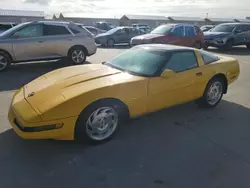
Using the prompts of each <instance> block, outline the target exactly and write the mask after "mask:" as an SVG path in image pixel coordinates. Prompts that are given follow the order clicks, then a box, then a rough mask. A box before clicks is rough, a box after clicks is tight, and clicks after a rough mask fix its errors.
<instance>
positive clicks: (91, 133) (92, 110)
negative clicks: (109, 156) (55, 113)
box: [75, 101, 124, 144]
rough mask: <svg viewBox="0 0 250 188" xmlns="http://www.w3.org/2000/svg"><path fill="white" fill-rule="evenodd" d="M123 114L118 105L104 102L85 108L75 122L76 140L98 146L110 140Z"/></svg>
mask: <svg viewBox="0 0 250 188" xmlns="http://www.w3.org/2000/svg"><path fill="white" fill-rule="evenodd" d="M123 112H124V111H123V108H122V107H121V106H120V105H117V104H116V103H111V102H105V101H102V102H100V103H97V104H94V105H91V106H89V107H87V109H86V110H84V111H83V112H82V113H81V115H80V116H79V118H78V120H77V123H76V127H75V138H76V140H81V141H87V142H89V143H95V144H98V143H103V142H105V141H107V140H109V139H111V138H112V137H113V136H114V135H115V133H116V132H117V130H118V128H119V125H120V123H121V121H122V119H123V117H124V116H123Z"/></svg>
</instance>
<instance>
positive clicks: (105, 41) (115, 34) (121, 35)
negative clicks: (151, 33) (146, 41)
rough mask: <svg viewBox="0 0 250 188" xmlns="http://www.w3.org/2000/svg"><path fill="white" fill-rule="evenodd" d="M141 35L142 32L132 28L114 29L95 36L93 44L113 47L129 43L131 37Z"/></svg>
mask: <svg viewBox="0 0 250 188" xmlns="http://www.w3.org/2000/svg"><path fill="white" fill-rule="evenodd" d="M142 33H144V32H143V31H140V30H139V29H136V28H133V27H116V28H114V29H111V30H109V31H108V32H106V33H103V34H99V35H97V36H96V38H95V42H96V43H97V44H101V45H107V46H109V47H113V46H114V45H115V44H119V43H129V42H130V39H131V38H132V37H134V36H138V35H141V34H142Z"/></svg>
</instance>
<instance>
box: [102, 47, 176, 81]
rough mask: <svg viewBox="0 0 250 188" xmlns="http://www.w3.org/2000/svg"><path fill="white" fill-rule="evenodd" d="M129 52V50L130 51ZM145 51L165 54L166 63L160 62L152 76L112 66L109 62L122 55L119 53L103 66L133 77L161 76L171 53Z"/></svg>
mask: <svg viewBox="0 0 250 188" xmlns="http://www.w3.org/2000/svg"><path fill="white" fill-rule="evenodd" d="M134 48H135V49H143V48H140V47H134ZM130 50H131V49H130ZM143 50H145V51H149V52H157V53H163V54H165V56H166V61H165V62H162V63H161V64H160V65H159V67H158V68H157V69H156V71H155V73H154V74H152V75H149V74H144V73H139V72H135V71H131V70H127V69H123V68H121V67H118V66H115V65H113V64H111V63H110V62H111V61H112V60H113V59H115V58H116V57H118V56H120V55H122V54H123V53H124V52H126V51H127V50H126V51H124V52H123V53H121V54H120V55H118V56H116V57H114V58H113V59H111V60H110V61H106V62H104V63H103V65H106V66H108V67H111V68H114V69H117V70H120V71H122V72H126V73H128V74H131V75H134V76H140V77H146V78H151V77H159V76H160V75H161V73H162V72H163V70H162V69H163V67H164V66H165V65H166V64H167V63H168V61H169V60H170V58H171V57H172V52H170V51H162V52H161V51H158V50H153V49H143Z"/></svg>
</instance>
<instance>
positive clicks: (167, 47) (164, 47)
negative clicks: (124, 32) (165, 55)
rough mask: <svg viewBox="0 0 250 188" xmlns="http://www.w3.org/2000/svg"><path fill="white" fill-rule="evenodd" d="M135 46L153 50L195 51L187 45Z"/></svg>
mask: <svg viewBox="0 0 250 188" xmlns="http://www.w3.org/2000/svg"><path fill="white" fill-rule="evenodd" d="M133 48H135V49H136V48H142V49H147V50H152V51H163V52H176V51H177V52H178V51H194V48H190V47H185V46H177V45H170V44H143V45H138V46H135V47H133Z"/></svg>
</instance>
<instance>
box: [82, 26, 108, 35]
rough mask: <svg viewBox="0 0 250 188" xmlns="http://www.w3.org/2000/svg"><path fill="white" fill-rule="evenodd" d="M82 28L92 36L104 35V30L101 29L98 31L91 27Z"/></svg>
mask: <svg viewBox="0 0 250 188" xmlns="http://www.w3.org/2000/svg"><path fill="white" fill-rule="evenodd" d="M84 28H85V29H87V30H88V31H90V32H91V33H93V34H94V36H96V35H99V34H101V33H106V31H105V30H101V29H98V28H96V27H93V26H84Z"/></svg>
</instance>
